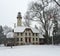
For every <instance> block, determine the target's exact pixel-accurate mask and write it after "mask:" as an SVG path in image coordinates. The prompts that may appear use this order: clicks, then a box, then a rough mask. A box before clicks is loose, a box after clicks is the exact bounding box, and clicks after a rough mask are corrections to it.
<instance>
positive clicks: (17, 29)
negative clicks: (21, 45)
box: [14, 26, 39, 33]
mask: <svg viewBox="0 0 60 56" xmlns="http://www.w3.org/2000/svg"><path fill="white" fill-rule="evenodd" d="M27 28H28V29H31V30H32V32H33V33H39V31H38V30H37V29H35V28H31V27H23V26H22V27H21V26H19V27H16V28H14V32H24V30H25V29H27Z"/></svg>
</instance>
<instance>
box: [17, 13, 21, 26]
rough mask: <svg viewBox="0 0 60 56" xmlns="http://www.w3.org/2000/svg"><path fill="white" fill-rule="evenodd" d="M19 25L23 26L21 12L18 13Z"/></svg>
mask: <svg viewBox="0 0 60 56" xmlns="http://www.w3.org/2000/svg"><path fill="white" fill-rule="evenodd" d="M17 26H22V16H21V13H20V12H18V15H17Z"/></svg>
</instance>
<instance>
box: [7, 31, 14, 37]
mask: <svg viewBox="0 0 60 56" xmlns="http://www.w3.org/2000/svg"><path fill="white" fill-rule="evenodd" d="M13 36H14V33H13V32H9V33H8V34H7V35H6V37H7V38H14V37H13Z"/></svg>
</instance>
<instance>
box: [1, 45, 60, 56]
mask: <svg viewBox="0 0 60 56" xmlns="http://www.w3.org/2000/svg"><path fill="white" fill-rule="evenodd" d="M0 56H60V46H53V45H23V46H15V47H13V48H11V47H4V46H3V47H0Z"/></svg>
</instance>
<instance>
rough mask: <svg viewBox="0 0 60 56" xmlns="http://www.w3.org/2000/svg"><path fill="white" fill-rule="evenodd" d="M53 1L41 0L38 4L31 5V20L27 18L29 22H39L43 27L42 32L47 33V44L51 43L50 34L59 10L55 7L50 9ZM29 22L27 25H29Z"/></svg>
mask: <svg viewBox="0 0 60 56" xmlns="http://www.w3.org/2000/svg"><path fill="white" fill-rule="evenodd" d="M50 3H52V1H48V0H39V1H37V2H32V3H30V6H29V9H28V12H29V14H28V15H29V16H28V15H27V16H28V17H29V18H27V17H26V19H28V20H29V21H35V22H38V24H39V25H41V26H42V28H43V30H42V32H45V39H46V41H47V42H46V43H49V34H50V31H51V28H52V26H53V23H52V20H53V18H54V16H55V12H57V9H55V7H52V8H53V9H52V8H51V7H49V4H50ZM29 21H28V22H27V23H29Z"/></svg>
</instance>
